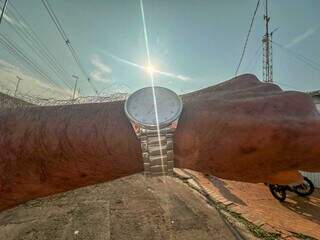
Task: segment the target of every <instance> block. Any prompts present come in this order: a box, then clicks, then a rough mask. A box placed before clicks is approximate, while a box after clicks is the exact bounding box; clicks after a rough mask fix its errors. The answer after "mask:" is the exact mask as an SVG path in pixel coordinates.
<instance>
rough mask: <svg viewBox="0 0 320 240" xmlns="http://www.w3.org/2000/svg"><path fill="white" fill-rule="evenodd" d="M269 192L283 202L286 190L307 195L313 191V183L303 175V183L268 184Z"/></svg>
mask: <svg viewBox="0 0 320 240" xmlns="http://www.w3.org/2000/svg"><path fill="white" fill-rule="evenodd" d="M268 185H269V189H270V192H271V194H272V195H273V196H274V197H275V198H276V199H277V200H279V201H280V202H283V201H284V200H285V199H286V197H287V194H286V191H290V192H295V193H296V194H298V195H299V196H303V197H305V196H309V195H311V194H312V193H313V191H314V185H313V183H312V181H311V180H310V179H309V178H307V177H303V183H301V184H299V185H280V184H268Z"/></svg>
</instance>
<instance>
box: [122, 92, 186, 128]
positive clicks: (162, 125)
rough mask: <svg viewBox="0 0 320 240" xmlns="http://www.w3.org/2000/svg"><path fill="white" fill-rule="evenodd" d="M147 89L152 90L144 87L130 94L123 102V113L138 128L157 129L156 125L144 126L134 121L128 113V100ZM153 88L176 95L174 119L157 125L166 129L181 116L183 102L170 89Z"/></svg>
mask: <svg viewBox="0 0 320 240" xmlns="http://www.w3.org/2000/svg"><path fill="white" fill-rule="evenodd" d="M148 88H152V87H144V88H141V89H139V90H137V91H135V92H133V93H132V94H130V95H129V97H128V98H127V99H126V101H125V104H124V111H125V114H126V116H127V117H128V118H129V119H130V121H132V122H133V123H135V124H138V125H139V126H142V127H144V128H147V129H156V128H157V124H146V123H143V122H140V121H138V120H136V119H134V118H133V117H132V115H131V114H130V113H129V112H128V102H129V100H130V98H132V97H134V96H135V95H136V94H138V93H139V92H141V91H144V90H146V89H148ZM154 88H162V89H165V90H166V91H169V92H171V93H173V95H176V96H177V98H178V100H179V103H180V104H179V111H178V112H177V113H176V114H175V115H174V117H172V118H171V119H168V120H166V121H163V122H162V123H159V128H163V127H167V126H169V125H170V124H171V123H173V122H174V121H176V120H177V119H178V118H179V116H180V115H181V112H182V109H183V102H182V99H181V97H180V96H179V95H178V94H176V93H175V92H174V91H172V90H171V89H168V88H165V87H160V86H155V87H154Z"/></svg>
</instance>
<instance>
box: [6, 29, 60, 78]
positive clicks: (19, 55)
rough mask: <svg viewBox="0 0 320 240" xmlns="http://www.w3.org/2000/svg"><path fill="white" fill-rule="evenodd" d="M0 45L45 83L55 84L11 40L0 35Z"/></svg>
mask: <svg viewBox="0 0 320 240" xmlns="http://www.w3.org/2000/svg"><path fill="white" fill-rule="evenodd" d="M0 44H1V45H2V46H3V47H5V48H6V49H7V50H8V52H9V53H10V54H11V55H12V56H14V57H15V58H18V59H21V60H22V61H24V62H25V63H26V64H27V65H28V66H29V67H31V68H32V69H33V70H34V71H35V72H37V73H38V74H39V75H40V76H41V77H43V78H44V79H46V80H47V81H49V82H51V83H53V84H56V83H55V82H54V81H52V79H51V78H50V77H49V76H48V75H47V74H46V73H44V72H43V71H42V70H41V68H40V67H39V66H38V65H37V64H36V63H35V62H34V61H33V60H32V59H30V58H29V57H28V56H27V55H26V54H25V53H24V52H23V51H22V49H21V48H20V47H18V45H17V44H16V43H15V42H14V41H13V40H12V39H8V38H7V37H6V36H4V35H3V34H1V33H0Z"/></svg>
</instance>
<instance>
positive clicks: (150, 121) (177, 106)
mask: <svg viewBox="0 0 320 240" xmlns="http://www.w3.org/2000/svg"><path fill="white" fill-rule="evenodd" d="M154 95H155V97H154ZM155 103H156V108H155ZM156 109H157V115H156ZM181 111H182V101H181V99H180V97H179V96H178V95H177V94H176V93H175V92H173V91H171V90H169V89H167V88H163V87H154V94H153V91H152V87H146V88H142V89H140V90H138V91H136V92H134V93H133V94H131V95H130V96H129V98H128V99H127V100H126V103H125V112H126V114H127V116H128V118H129V119H130V120H132V121H133V122H135V123H138V124H141V125H143V126H144V127H156V126H157V122H158V124H159V125H160V126H165V125H169V124H170V123H172V122H173V121H175V120H176V119H177V118H178V117H179V115H180V113H181ZM157 117H158V121H157Z"/></svg>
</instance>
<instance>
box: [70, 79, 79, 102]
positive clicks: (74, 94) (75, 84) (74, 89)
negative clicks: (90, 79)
mask: <svg viewBox="0 0 320 240" xmlns="http://www.w3.org/2000/svg"><path fill="white" fill-rule="evenodd" d="M72 77H73V78H74V79H75V83H74V88H73V95H72V100H74V99H75V96H76V90H77V85H78V80H79V77H78V76H76V75H72Z"/></svg>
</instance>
